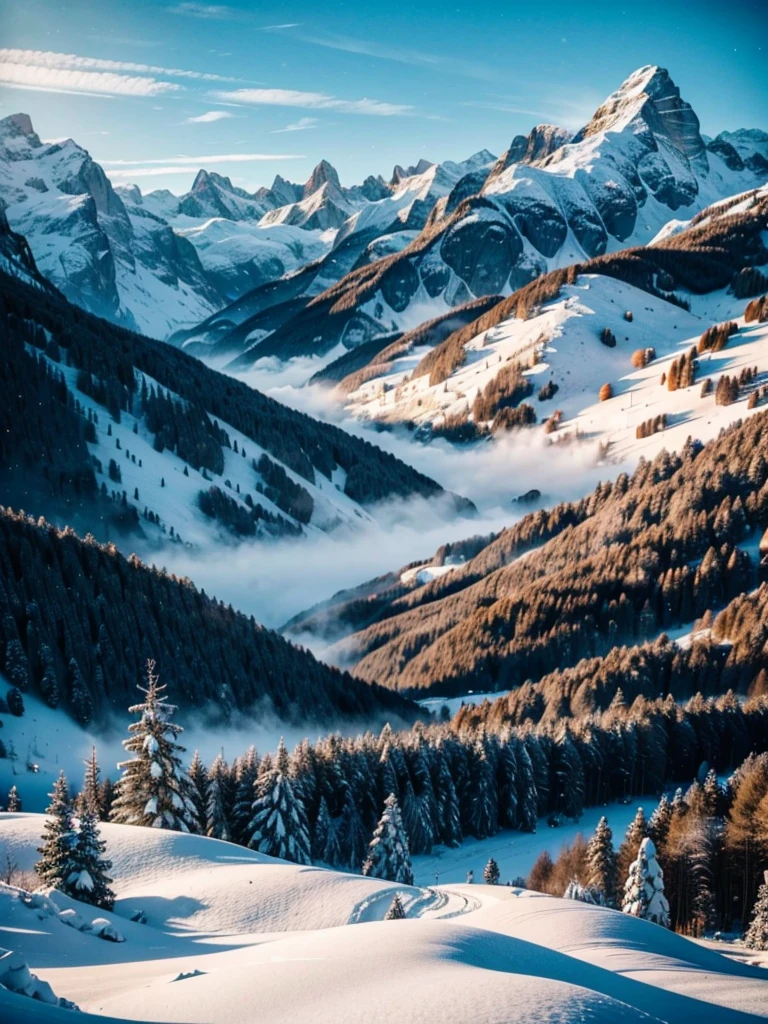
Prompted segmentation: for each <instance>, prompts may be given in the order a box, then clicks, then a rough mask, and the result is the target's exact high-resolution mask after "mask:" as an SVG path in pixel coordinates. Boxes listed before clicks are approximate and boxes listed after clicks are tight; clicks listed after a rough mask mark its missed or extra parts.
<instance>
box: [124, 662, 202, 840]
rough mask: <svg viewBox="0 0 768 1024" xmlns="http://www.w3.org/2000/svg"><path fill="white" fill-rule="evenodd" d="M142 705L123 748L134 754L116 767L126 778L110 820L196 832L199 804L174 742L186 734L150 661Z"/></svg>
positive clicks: (134, 711)
mask: <svg viewBox="0 0 768 1024" xmlns="http://www.w3.org/2000/svg"><path fill="white" fill-rule="evenodd" d="M139 689H140V690H141V691H142V693H143V694H144V700H143V701H142V703H141V704H134V705H133V706H132V707H131V708H129V710H130V711H131V713H132V714H137V715H138V716H139V720H138V721H137V722H132V723H131V725H129V726H128V731H129V733H130V734H131V735H130V736H129V738H128V739H127V740H123V746H124V747H125V749H126V750H127V751H129V752H130V753H132V754H133V755H134V757H133V758H131V760H130V761H123V762H121V763H120V764H119V765H118V768H121V769H122V772H123V775H122V778H121V779H120V781H119V782H118V784H117V796H116V797H115V800H114V803H113V804H112V811H111V814H110V817H111V820H112V821H115V822H118V823H120V824H123V825H146V826H149V827H151V828H167V829H176V830H177V831H179V832H194V831H195V820H196V815H195V804H194V801H193V799H192V796H191V793H190V784H189V780H188V778H187V775H186V773H185V772H184V771H183V769H182V767H181V759H180V756H179V755H180V754H183V753H184V747H182V746H181V745H180V744H178V743H177V742H176V740H177V738H178V736H179V734H180V733H181V732H183V729H182V728H181V726H179V725H176V724H175V723H174V722H173V721H172V719H171V716H172V715H173V713H174V712H175V711H176V706H175V705H174V704H168V703H167V702H166V700H165V689H166V688H165V686H161V685H160V682H159V680H158V677H157V676H156V675H155V663H154V661H151V660H150V661H148V662H147V686H146V689H145V688H144V687H143V686H139Z"/></svg>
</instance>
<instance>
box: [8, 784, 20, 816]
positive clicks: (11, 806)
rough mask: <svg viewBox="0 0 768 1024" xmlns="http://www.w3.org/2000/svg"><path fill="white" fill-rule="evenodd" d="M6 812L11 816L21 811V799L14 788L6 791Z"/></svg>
mask: <svg viewBox="0 0 768 1024" xmlns="http://www.w3.org/2000/svg"><path fill="white" fill-rule="evenodd" d="M7 809H8V811H9V812H10V813H11V814H17V813H18V812H19V811H20V810H21V797H20V796H19V791H18V789H16V787H15V786H11V788H10V789H9V790H8V808H7Z"/></svg>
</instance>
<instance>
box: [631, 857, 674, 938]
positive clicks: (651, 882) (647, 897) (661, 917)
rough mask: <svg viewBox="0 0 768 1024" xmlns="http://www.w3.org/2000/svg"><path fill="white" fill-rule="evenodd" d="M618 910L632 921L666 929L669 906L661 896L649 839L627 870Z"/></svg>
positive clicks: (659, 872) (661, 881)
mask: <svg viewBox="0 0 768 1024" xmlns="http://www.w3.org/2000/svg"><path fill="white" fill-rule="evenodd" d="M622 910H623V911H624V913H625V914H631V915H632V917H641V918H643V920H645V921H653V923H654V924H660V925H661V926H662V927H663V928H669V903H668V902H667V897H666V896H665V895H664V874H663V872H662V870H661V868H660V867H659V862H658V861H657V860H656V847H655V846H654V845H653V840H652V839H647V838H646V839H643V841H642V842H641V843H640V850H639V852H638V855H637V860H635V861H633V863H632V864H631V866H630V868H629V875H628V877H627V882H626V885H625V886H624V905H623V907H622Z"/></svg>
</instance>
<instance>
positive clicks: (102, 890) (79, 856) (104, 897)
mask: <svg viewBox="0 0 768 1024" xmlns="http://www.w3.org/2000/svg"><path fill="white" fill-rule="evenodd" d="M106 848H107V844H106V843H105V842H104V840H103V839H102V838H101V834H100V832H99V819H98V817H97V815H96V812H95V810H94V809H93V808H91V807H88V808H87V809H86V811H85V813H84V814H82V815H81V817H80V829H79V831H78V835H77V846H76V849H75V861H76V867H75V870H74V871H73V872H72V874H71V875H70V877H69V880H68V884H69V886H70V889H71V893H72V895H73V896H74V897H75V898H76V899H79V900H82V901H83V902H84V903H90V904H92V905H93V906H94V907H101V908H102V909H103V910H111V909H112V907H113V906H114V905H115V894H114V892H112V890H111V889H110V887H109V884H110V882H111V881H112V879H111V878H110V877H109V875H108V874H107V872H108V871H109V869H110V868H111V867H112V864H111V862H110V861H108V860H107V859H106V858H105V857H104V851H105V850H106Z"/></svg>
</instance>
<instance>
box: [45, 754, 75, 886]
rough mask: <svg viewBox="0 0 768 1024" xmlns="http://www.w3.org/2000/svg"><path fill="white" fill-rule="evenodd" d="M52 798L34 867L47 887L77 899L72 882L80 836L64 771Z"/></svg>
mask: <svg viewBox="0 0 768 1024" xmlns="http://www.w3.org/2000/svg"><path fill="white" fill-rule="evenodd" d="M49 796H50V798H51V802H50V804H49V805H48V807H47V809H46V812H45V813H46V814H47V815H48V819H49V820H47V821H46V823H45V826H44V832H43V845H42V846H41V847H39V849H38V851H37V852H38V853H39V854H40V860H39V861H38V862H37V864H35V871H36V872H37V874H38V876H39V878H40V880H41V881H42V882H43V884H44V885H51V886H53V887H54V888H55V889H59V890H60V891H61V892H63V893H66V894H67V895H68V896H74V895H75V893H74V892H73V891H72V888H71V886H70V884H69V879H70V878H71V877H72V875H73V873H74V872H75V871H76V870H77V857H76V855H75V851H76V848H77V832H76V830H75V824H74V821H73V819H72V804H71V803H70V799H69V791H68V788H67V780H66V777H65V775H64V772H63V771H62V772H60V773H59V777H58V779H56V782H55V783H54V784H53V791H52V792H51V793H50V794H49Z"/></svg>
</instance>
